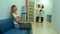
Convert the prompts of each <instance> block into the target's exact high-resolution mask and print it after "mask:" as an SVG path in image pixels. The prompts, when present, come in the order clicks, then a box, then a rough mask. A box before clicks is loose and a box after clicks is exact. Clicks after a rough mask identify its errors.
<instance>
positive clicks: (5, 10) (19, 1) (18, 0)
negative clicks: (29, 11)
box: [0, 0, 25, 20]
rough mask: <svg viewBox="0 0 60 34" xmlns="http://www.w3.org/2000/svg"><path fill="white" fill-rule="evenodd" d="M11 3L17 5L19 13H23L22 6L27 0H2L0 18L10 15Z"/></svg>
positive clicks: (0, 0) (0, 2) (0, 1)
mask: <svg viewBox="0 0 60 34" xmlns="http://www.w3.org/2000/svg"><path fill="white" fill-rule="evenodd" d="M11 5H17V7H18V13H19V14H20V13H21V7H22V6H23V5H25V0H0V20H1V19H7V18H9V17H10V7H11Z"/></svg>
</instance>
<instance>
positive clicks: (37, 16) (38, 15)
mask: <svg viewBox="0 0 60 34" xmlns="http://www.w3.org/2000/svg"><path fill="white" fill-rule="evenodd" d="M40 9H41V8H40V5H38V8H37V11H36V22H39V17H40Z"/></svg>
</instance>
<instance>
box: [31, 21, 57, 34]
mask: <svg viewBox="0 0 60 34" xmlns="http://www.w3.org/2000/svg"><path fill="white" fill-rule="evenodd" d="M32 32H33V34H58V32H57V31H56V30H55V29H54V27H53V26H52V24H51V23H49V22H46V21H45V22H44V23H32Z"/></svg>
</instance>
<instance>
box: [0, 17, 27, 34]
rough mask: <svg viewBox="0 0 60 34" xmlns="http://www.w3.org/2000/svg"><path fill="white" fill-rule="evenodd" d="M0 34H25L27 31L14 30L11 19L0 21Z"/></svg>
mask: <svg viewBox="0 0 60 34" xmlns="http://www.w3.org/2000/svg"><path fill="white" fill-rule="evenodd" d="M0 34H27V30H18V29H15V28H14V24H13V21H12V19H11V18H9V19H5V20H0Z"/></svg>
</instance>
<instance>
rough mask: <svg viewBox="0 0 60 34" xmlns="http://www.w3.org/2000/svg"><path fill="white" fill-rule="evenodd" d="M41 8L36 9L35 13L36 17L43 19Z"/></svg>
mask: <svg viewBox="0 0 60 34" xmlns="http://www.w3.org/2000/svg"><path fill="white" fill-rule="evenodd" d="M40 10H41V8H37V11H36V16H38V17H44V9H42V11H41V12H40Z"/></svg>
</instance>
